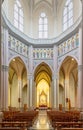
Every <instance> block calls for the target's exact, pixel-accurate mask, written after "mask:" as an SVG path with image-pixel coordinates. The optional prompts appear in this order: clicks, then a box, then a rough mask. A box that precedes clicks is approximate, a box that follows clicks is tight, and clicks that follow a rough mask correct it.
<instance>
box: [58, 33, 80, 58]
mask: <svg viewBox="0 0 83 130" xmlns="http://www.w3.org/2000/svg"><path fill="white" fill-rule="evenodd" d="M78 46H79V36H78V33H77V34H76V35H74V36H73V37H71V38H70V39H68V40H67V41H65V42H64V43H62V44H60V45H59V46H58V56H62V55H63V54H65V53H68V52H69V51H71V50H73V49H75V48H77V47H78Z"/></svg>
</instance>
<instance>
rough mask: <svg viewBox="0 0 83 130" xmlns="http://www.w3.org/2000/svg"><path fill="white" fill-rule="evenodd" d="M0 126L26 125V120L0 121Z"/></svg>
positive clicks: (23, 126)
mask: <svg viewBox="0 0 83 130" xmlns="http://www.w3.org/2000/svg"><path fill="white" fill-rule="evenodd" d="M0 126H1V127H20V128H21V127H22V128H25V127H26V122H5V121H4V122H0Z"/></svg>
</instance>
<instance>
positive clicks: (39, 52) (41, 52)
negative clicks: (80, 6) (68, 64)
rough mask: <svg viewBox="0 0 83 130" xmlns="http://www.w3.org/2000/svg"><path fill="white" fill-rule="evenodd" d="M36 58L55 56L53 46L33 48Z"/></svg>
mask: <svg viewBox="0 0 83 130" xmlns="http://www.w3.org/2000/svg"><path fill="white" fill-rule="evenodd" d="M33 58H34V59H40V58H41V59H52V58H53V48H34V49H33Z"/></svg>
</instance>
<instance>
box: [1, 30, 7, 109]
mask: <svg viewBox="0 0 83 130" xmlns="http://www.w3.org/2000/svg"><path fill="white" fill-rule="evenodd" d="M3 37H4V38H3V39H4V41H3V43H2V47H1V54H2V57H1V61H2V62H1V65H2V68H1V81H2V82H1V108H2V109H7V108H8V30H7V29H6V28H3Z"/></svg>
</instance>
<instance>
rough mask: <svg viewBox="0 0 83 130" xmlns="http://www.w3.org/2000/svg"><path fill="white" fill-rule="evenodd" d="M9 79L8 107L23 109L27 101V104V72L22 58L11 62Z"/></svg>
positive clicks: (16, 58)
mask: <svg viewBox="0 0 83 130" xmlns="http://www.w3.org/2000/svg"><path fill="white" fill-rule="evenodd" d="M8 79H9V87H8V106H10V107H12V108H13V107H15V108H21V107H23V106H24V104H25V99H26V104H27V94H26V92H27V70H26V67H25V64H24V62H23V61H22V59H21V58H20V57H15V58H13V59H12V60H11V61H10V64H9V77H8ZM25 90H26V91H25ZM23 97H24V98H23Z"/></svg>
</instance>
